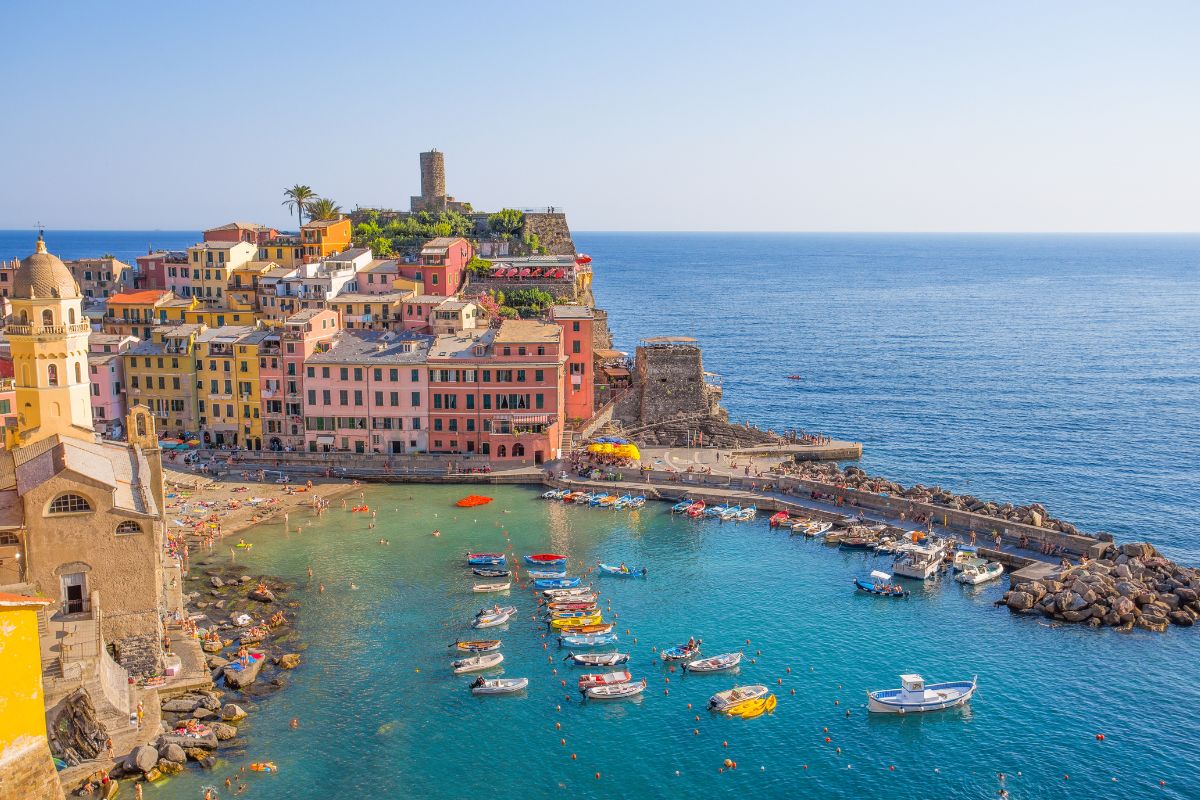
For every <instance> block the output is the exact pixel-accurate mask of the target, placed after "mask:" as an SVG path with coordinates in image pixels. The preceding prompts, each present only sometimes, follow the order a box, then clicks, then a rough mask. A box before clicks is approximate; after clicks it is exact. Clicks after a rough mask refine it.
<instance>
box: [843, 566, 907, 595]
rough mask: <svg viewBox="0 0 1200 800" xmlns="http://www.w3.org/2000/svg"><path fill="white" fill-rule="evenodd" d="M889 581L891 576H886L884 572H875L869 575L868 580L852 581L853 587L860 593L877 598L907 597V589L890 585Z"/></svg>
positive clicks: (857, 579)
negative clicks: (876, 596)
mask: <svg viewBox="0 0 1200 800" xmlns="http://www.w3.org/2000/svg"><path fill="white" fill-rule="evenodd" d="M891 581H892V576H891V575H888V574H887V573H886V572H880V571H878V570H875V571H874V572H872V573H871V579H870V580H863V579H862V578H858V577H856V578H855V579H854V586H855V587H856V588H857V589H858V590H859V591H860V592H866V593H867V594H873V595H878V596H879V597H897V598H903V597H908V589H905V588H904V587H903V586H900V585H899V584H895V583H892V582H891Z"/></svg>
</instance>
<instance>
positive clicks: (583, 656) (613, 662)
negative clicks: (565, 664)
mask: <svg viewBox="0 0 1200 800" xmlns="http://www.w3.org/2000/svg"><path fill="white" fill-rule="evenodd" d="M563 661H572V662H574V663H576V664H578V665H580V666H581V667H615V666H617V665H618V664H624V663H626V662H628V661H629V654H628V653H567V657H566V658H564V659H563Z"/></svg>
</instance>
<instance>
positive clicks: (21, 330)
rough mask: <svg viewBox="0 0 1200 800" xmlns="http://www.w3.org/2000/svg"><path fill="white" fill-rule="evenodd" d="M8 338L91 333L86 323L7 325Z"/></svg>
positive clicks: (90, 328) (89, 326)
mask: <svg viewBox="0 0 1200 800" xmlns="http://www.w3.org/2000/svg"><path fill="white" fill-rule="evenodd" d="M7 331H8V334H9V335H10V336H63V335H66V334H70V333H91V331H92V327H91V325H88V324H87V323H76V324H74V325H9V326H8V328H7Z"/></svg>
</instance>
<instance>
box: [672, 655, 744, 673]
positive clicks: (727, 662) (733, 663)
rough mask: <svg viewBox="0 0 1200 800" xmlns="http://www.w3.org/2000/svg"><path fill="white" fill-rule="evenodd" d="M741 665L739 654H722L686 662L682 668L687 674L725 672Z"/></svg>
mask: <svg viewBox="0 0 1200 800" xmlns="http://www.w3.org/2000/svg"><path fill="white" fill-rule="evenodd" d="M741 663H742V654H741V653H722V654H721V655H719V656H709V657H708V658H700V659H696V660H694V661H687V662H685V663H684V665H683V668H684V669H685V670H687V671H688V672H726V671H728V670H731V669H736V668H737V666H738V664H741Z"/></svg>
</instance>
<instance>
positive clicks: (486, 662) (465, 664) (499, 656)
mask: <svg viewBox="0 0 1200 800" xmlns="http://www.w3.org/2000/svg"><path fill="white" fill-rule="evenodd" d="M503 660H504V654H503V653H484V654H483V655H478V656H471V657H470V658H460V659H459V660H458V661H452V662H450V666H451V667H453V668H454V674H455V675H465V674H466V673H468V672H482V671H484V670H485V669H491V668H492V667H498V666H500V662H501V661H503Z"/></svg>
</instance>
